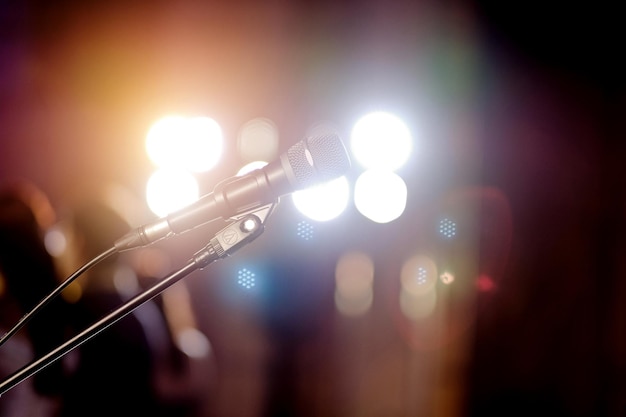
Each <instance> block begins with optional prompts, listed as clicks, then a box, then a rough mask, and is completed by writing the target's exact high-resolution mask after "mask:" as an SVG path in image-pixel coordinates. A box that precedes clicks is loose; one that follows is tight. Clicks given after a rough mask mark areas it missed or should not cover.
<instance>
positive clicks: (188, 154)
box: [146, 116, 223, 172]
mask: <svg viewBox="0 0 626 417" xmlns="http://www.w3.org/2000/svg"><path fill="white" fill-rule="evenodd" d="M222 147H223V137H222V130H221V128H220V126H219V125H218V124H217V122H216V121H215V120H213V119H210V118H208V117H193V118H186V117H182V116H170V117H166V118H164V119H161V120H159V121H158V122H156V123H155V124H154V125H153V126H152V127H151V128H150V130H149V132H148V135H147V137H146V151H147V153H148V157H149V158H150V160H151V161H152V162H153V163H154V164H155V165H156V166H158V167H160V168H178V169H186V170H189V171H192V172H204V171H208V170H209V169H211V168H213V167H214V166H215V165H216V164H217V162H218V161H219V159H220V157H221V156H222Z"/></svg>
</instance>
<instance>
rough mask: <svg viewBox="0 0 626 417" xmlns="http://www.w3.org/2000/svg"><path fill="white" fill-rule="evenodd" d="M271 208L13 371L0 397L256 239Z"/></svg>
mask: <svg viewBox="0 0 626 417" xmlns="http://www.w3.org/2000/svg"><path fill="white" fill-rule="evenodd" d="M274 206H275V203H271V204H269V205H267V206H264V207H261V208H259V209H257V210H255V211H252V212H249V213H248V214H243V215H241V216H240V217H239V219H238V220H236V221H234V222H233V223H231V224H229V225H228V226H226V227H225V228H224V229H222V230H220V231H219V232H218V233H216V234H215V236H214V237H213V238H212V239H211V240H210V242H209V244H208V245H206V246H205V247H204V248H203V249H201V250H200V251H198V252H196V253H195V254H194V255H193V257H192V258H191V259H190V260H189V261H188V263H187V265H185V266H183V267H182V268H180V269H179V270H178V271H175V272H173V273H171V274H170V275H168V276H166V277H165V278H163V279H162V280H161V281H159V282H158V283H157V284H155V285H154V286H153V287H151V288H149V289H147V290H146V291H144V292H142V293H140V294H138V295H136V296H135V297H133V298H131V299H130V300H128V301H127V302H126V303H124V304H122V305H121V306H120V307H118V308H117V309H116V310H114V311H112V312H111V313H109V314H107V315H106V316H104V317H103V318H101V319H100V320H98V321H97V322H95V323H94V324H92V325H91V326H89V327H88V328H86V329H85V330H83V331H82V332H81V333H79V334H77V335H76V336H74V337H73V338H71V339H70V340H68V341H67V342H65V343H63V344H62V345H60V346H59V347H57V348H56V349H54V350H52V351H51V352H49V353H48V354H46V355H44V356H42V357H41V358H39V359H37V360H36V361H33V362H31V363H30V364H28V365H26V366H24V367H23V368H21V369H20V370H18V371H16V372H14V373H13V374H12V375H10V376H9V377H7V378H6V379H5V380H3V381H2V382H1V383H0V396H2V394H4V393H6V392H7V391H9V390H10V389H11V388H13V387H15V386H16V385H18V384H19V383H21V382H23V381H24V380H26V379H28V378H30V377H31V376H33V375H35V374H36V373H38V372H39V371H41V370H42V369H44V368H45V367H47V366H48V365H50V364H52V363H53V362H55V361H57V360H59V359H61V358H62V357H63V356H65V355H66V354H68V353H69V352H71V351H72V350H74V349H75V348H77V347H78V346H80V345H82V344H83V343H85V342H86V341H87V340H89V339H91V338H92V337H94V336H95V335H97V334H98V333H100V332H101V331H103V330H104V329H106V328H108V327H109V326H111V325H113V324H114V323H116V322H117V321H119V320H121V319H122V318H123V317H125V316H127V315H128V314H129V313H131V312H132V311H134V310H135V309H136V308H137V307H139V306H141V305H142V304H144V303H146V302H147V301H149V300H151V299H153V298H154V297H156V296H157V295H159V294H160V293H161V292H163V291H164V290H166V289H167V288H169V287H170V286H172V285H174V284H175V283H177V282H178V281H180V280H181V279H182V278H184V277H186V276H187V275H189V274H190V273H191V272H193V271H195V270H196V269H203V268H205V267H207V266H208V265H209V264H211V263H213V262H215V261H217V260H218V259H221V258H225V257H227V256H230V255H231V254H232V253H233V252H235V251H236V250H237V249H239V248H241V247H242V246H245V245H246V244H248V243H250V242H251V241H252V240H254V239H256V238H257V237H258V236H259V235H260V234H261V233H262V232H263V231H264V223H265V220H266V219H267V217H268V216H269V215H270V214H271V211H272V210H273V208H274Z"/></svg>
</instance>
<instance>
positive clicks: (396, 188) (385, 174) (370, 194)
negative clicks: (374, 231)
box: [354, 170, 407, 223]
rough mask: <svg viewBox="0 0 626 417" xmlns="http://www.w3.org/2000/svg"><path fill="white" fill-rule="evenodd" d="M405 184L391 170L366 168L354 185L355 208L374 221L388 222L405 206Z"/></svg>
mask: <svg viewBox="0 0 626 417" xmlns="http://www.w3.org/2000/svg"><path fill="white" fill-rule="evenodd" d="M406 199H407V186H406V184H405V182H404V180H403V179H402V178H400V177H399V176H398V175H397V174H395V173H393V172H391V171H383V170H368V171H365V172H364V173H362V174H361V175H360V176H359V178H357V180H356V183H355V185H354V204H355V205H356V208H357V210H359V212H360V213H361V214H363V215H364V216H365V217H367V218H368V219H370V220H372V221H374V222H376V223H389V222H391V221H393V220H395V219H397V218H398V217H400V215H401V214H402V213H403V212H404V209H405V208H406Z"/></svg>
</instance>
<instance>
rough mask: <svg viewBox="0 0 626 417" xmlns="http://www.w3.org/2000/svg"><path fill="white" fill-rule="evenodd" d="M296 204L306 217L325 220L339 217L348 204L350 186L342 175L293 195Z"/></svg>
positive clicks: (319, 220) (320, 220)
mask: <svg viewBox="0 0 626 417" xmlns="http://www.w3.org/2000/svg"><path fill="white" fill-rule="evenodd" d="M291 198H292V200H293V203H294V205H295V206H296V208H297V209H298V211H300V213H302V214H303V215H305V216H306V217H308V218H309V219H311V220H315V221H318V222H325V221H328V220H332V219H334V218H336V217H338V216H339V215H340V214H341V213H343V211H344V210H345V209H346V207H347V206H348V200H349V199H350V186H349V185H348V180H347V179H346V177H340V178H337V179H334V180H332V181H328V182H326V183H323V184H319V185H316V186H314V187H311V188H307V189H306V190H300V191H296V192H295V193H293V194H292V196H291Z"/></svg>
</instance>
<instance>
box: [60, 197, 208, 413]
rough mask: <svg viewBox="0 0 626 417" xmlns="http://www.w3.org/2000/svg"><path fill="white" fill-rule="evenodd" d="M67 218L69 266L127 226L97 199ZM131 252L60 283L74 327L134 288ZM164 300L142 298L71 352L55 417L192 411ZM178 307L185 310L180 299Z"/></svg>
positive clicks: (184, 365)
mask: <svg viewBox="0 0 626 417" xmlns="http://www.w3.org/2000/svg"><path fill="white" fill-rule="evenodd" d="M70 224H71V225H70V227H69V232H70V233H69V237H70V239H69V241H70V242H71V249H70V251H69V253H68V256H69V257H70V258H72V259H73V261H74V262H75V265H74V266H73V267H72V269H73V270H75V269H76V268H78V267H79V266H80V265H82V264H84V263H85V262H87V261H89V260H91V259H93V258H94V257H96V256H97V255H99V254H101V253H103V252H104V251H106V250H108V249H109V248H110V247H111V246H112V244H113V242H114V241H115V239H117V238H119V237H120V236H122V235H123V234H124V233H126V232H127V231H128V230H129V229H130V227H129V225H128V224H127V223H126V221H125V220H124V219H123V218H122V217H121V216H120V215H119V214H118V213H117V212H116V211H115V210H114V209H112V208H111V207H109V206H108V205H106V204H104V203H102V202H99V201H89V202H85V203H83V204H81V205H80V207H78V208H77V209H76V210H75V212H74V214H73V216H72V217H71V220H70ZM132 254H133V253H128V254H126V253H125V254H122V255H120V256H119V257H114V258H109V259H107V260H105V261H103V262H101V263H100V264H98V265H97V266H96V267H95V268H92V269H91V270H89V271H87V272H86V273H85V276H84V277H81V279H79V280H77V281H76V283H75V284H76V285H73V288H71V289H70V288H68V289H69V290H70V291H69V297H68V298H70V299H73V300H72V302H73V304H72V314H71V315H70V320H69V322H70V324H71V327H72V330H73V332H74V333H78V332H79V331H81V330H83V329H85V328H86V327H88V326H90V325H91V324H93V323H94V322H96V321H97V320H99V319H101V318H102V317H103V316H104V315H106V314H107V313H109V312H111V311H113V310H114V309H116V308H117V307H119V306H121V305H122V304H123V303H124V302H125V301H127V300H128V299H130V298H132V297H133V296H135V295H136V294H138V293H140V292H141V291H142V288H141V285H140V278H139V277H138V274H137V272H138V270H137V268H136V267H134V265H133V264H132V262H131V261H132V259H131V258H130V256H132ZM153 261H154V262H158V259H156V260H155V259H153ZM150 284H152V283H150ZM164 299H165V298H163V297H158V298H157V299H155V300H156V301H150V302H147V303H145V304H144V305H142V306H141V307H139V308H138V309H136V310H135V311H134V312H132V313H131V314H129V315H127V316H126V317H124V318H123V319H121V320H120V321H118V322H117V323H115V324H113V325H112V326H111V327H109V328H108V329H106V330H104V331H103V332H101V333H99V334H98V335H97V336H96V337H94V338H93V339H92V340H89V341H87V342H86V343H85V344H83V345H82V346H80V347H79V348H78V349H77V350H76V351H75V352H73V359H74V363H73V368H74V369H73V370H72V372H71V375H70V376H69V379H68V383H67V384H66V386H65V387H64V393H63V404H62V408H61V413H60V417H73V416H85V415H89V416H107V417H108V416H111V415H115V416H138V415H148V416H163V417H164V416H191V415H194V413H196V410H197V407H198V404H197V399H198V398H199V397H200V390H199V389H198V388H197V387H198V384H196V385H195V387H196V388H195V389H194V388H193V387H194V386H193V384H192V382H190V380H191V377H190V375H191V373H190V369H189V367H190V366H191V365H190V362H189V357H188V356H187V355H185V354H184V352H182V351H181V350H180V349H178V347H177V346H176V344H175V343H174V340H175V339H174V337H175V336H173V335H172V332H171V330H170V327H169V326H168V324H170V322H171V320H169V318H168V317H166V316H165V315H164V313H163V309H162V308H161V307H162V306H163V300H164ZM179 309H180V310H185V308H184V306H182V305H181V306H180V308H179Z"/></svg>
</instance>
